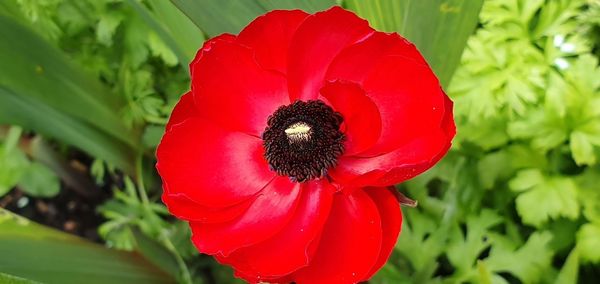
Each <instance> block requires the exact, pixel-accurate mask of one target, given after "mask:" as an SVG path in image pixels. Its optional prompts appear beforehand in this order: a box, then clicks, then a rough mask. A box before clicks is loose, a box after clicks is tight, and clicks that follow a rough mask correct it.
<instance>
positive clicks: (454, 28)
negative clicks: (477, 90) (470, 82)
mask: <svg viewBox="0 0 600 284" xmlns="http://www.w3.org/2000/svg"><path fill="white" fill-rule="evenodd" d="M344 3H345V4H346V6H347V7H348V9H350V10H353V11H356V12H357V14H358V15H359V16H361V17H364V18H365V19H367V20H368V21H369V23H370V24H371V25H372V26H373V27H374V28H376V29H378V30H382V31H386V32H398V33H399V34H400V35H402V36H404V37H406V38H407V39H408V40H410V41H412V42H413V43H414V44H415V45H416V46H417V47H418V48H419V50H420V51H421V53H422V54H423V56H425V58H426V59H427V62H429V65H431V68H433V70H434V72H435V73H436V74H437V76H438V78H439V79H440V82H441V84H442V86H444V87H448V85H449V83H450V79H451V78H452V75H453V74H454V71H455V70H456V68H457V67H458V64H459V63H460V58H461V55H462V52H463V49H464V48H465V45H466V43H467V39H468V38H469V36H470V35H471V33H473V31H474V30H475V26H476V25H477V22H478V15H479V11H480V10H481V6H482V4H483V1H482V0H471V1H463V0H430V1H423V0H403V1H397V0H372V1H363V0H347V1H345V2H344Z"/></svg>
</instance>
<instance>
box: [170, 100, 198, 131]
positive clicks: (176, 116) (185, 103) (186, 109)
mask: <svg viewBox="0 0 600 284" xmlns="http://www.w3.org/2000/svg"><path fill="white" fill-rule="evenodd" d="M197 115H198V111H197V110H196V107H195V106H194V97H193V96H192V93H191V92H187V93H185V95H183V96H181V98H180V99H179V102H177V104H176V105H175V108H174V109H173V112H172V113H171V117H169V122H167V125H166V126H165V129H166V131H169V130H171V127H173V125H176V124H179V123H182V122H183V121H184V120H186V119H188V118H190V117H192V116H197Z"/></svg>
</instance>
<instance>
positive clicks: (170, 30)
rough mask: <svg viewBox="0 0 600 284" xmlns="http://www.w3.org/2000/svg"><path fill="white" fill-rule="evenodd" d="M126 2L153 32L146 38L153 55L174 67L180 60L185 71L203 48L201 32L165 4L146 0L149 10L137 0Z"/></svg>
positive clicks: (171, 5)
mask: <svg viewBox="0 0 600 284" xmlns="http://www.w3.org/2000/svg"><path fill="white" fill-rule="evenodd" d="M127 3H129V4H130V5H131V6H132V7H133V8H134V10H135V11H136V12H137V13H138V14H139V15H140V16H141V18H142V19H143V20H144V21H145V22H146V24H148V26H149V27H150V28H152V30H153V31H154V33H150V36H151V37H150V38H149V45H150V48H151V50H152V51H153V53H154V55H159V56H161V57H162V58H163V60H164V61H165V62H166V63H167V64H169V65H175V64H176V63H177V61H179V63H180V64H181V66H183V67H186V68H187V65H188V64H189V62H191V61H192V58H194V54H195V53H196V51H197V50H198V48H200V46H202V42H203V41H204V35H203V33H202V31H201V30H200V29H198V27H196V26H195V25H194V23H192V22H191V21H190V20H189V19H188V18H186V17H185V15H183V14H182V13H181V11H179V10H178V9H177V8H176V7H175V6H174V5H173V4H171V3H169V2H168V1H161V0H152V1H149V2H148V4H149V5H150V7H151V10H150V9H148V8H146V7H145V6H144V5H142V4H140V3H139V2H138V1H137V0H128V1H127ZM157 37H158V38H160V40H158V38H157ZM165 45H166V46H165ZM167 47H168V49H167ZM173 56H176V57H177V58H173Z"/></svg>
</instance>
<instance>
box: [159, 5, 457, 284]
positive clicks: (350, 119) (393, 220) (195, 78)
mask: <svg viewBox="0 0 600 284" xmlns="http://www.w3.org/2000/svg"><path fill="white" fill-rule="evenodd" d="M190 69H191V74H192V90H191V91H190V92H189V93H187V94H185V95H184V96H183V97H182V98H181V100H180V102H179V103H178V104H177V106H176V107H175V110H174V111H173V113H172V115H171V118H170V120H169V122H168V124H167V127H166V133H165V135H164V137H163V139H162V141H161V143H160V145H159V147H158V150H157V156H158V163H157V169H158V171H159V173H160V175H161V177H162V179H163V189H164V194H163V201H164V202H165V204H166V205H167V206H168V208H169V210H170V211H171V213H172V214H173V215H175V216H177V217H179V218H181V219H184V220H187V221H189V223H190V226H191V228H192V231H193V237H192V240H193V242H194V244H195V245H196V247H197V248H198V250H199V251H200V252H202V253H206V254H210V255H213V256H214V257H215V258H216V259H217V260H218V261H219V262H221V263H223V264H227V265H230V266H231V267H233V269H234V270H235V272H236V275H237V276H238V277H241V278H243V279H245V280H247V281H249V282H260V281H266V282H290V281H295V282H297V283H356V282H359V281H364V280H367V279H369V278H370V277H371V276H372V275H373V274H374V273H375V272H376V271H377V270H378V269H379V268H381V266H382V265H383V264H384V263H385V262H386V260H387V258H388V257H389V255H390V253H391V251H392V248H393V247H394V245H395V243H396V239H397V237H398V234H399V232H400V226H401V223H402V215H401V211H400V207H399V203H398V200H397V198H396V195H395V191H394V188H393V187H392V186H393V185H394V184H397V183H400V182H402V181H405V180H407V179H410V178H412V177H414V176H416V175H418V174H419V173H421V172H423V171H425V170H427V169H428V168H430V167H431V166H432V165H434V164H435V163H436V162H437V161H438V160H439V159H440V158H441V157H442V156H443V155H444V154H445V153H446V152H447V150H448V149H449V147H450V143H451V140H452V138H453V136H454V133H455V128H454V121H453V118H452V102H451V101H450V100H449V99H448V97H447V96H446V95H445V94H444V92H443V91H442V89H441V87H440V85H439V83H438V80H437V78H436V77H435V75H434V74H433V72H432V71H431V69H430V68H429V66H428V65H427V63H426V62H425V60H424V59H423V57H422V56H421V54H420V53H419V52H418V51H417V49H416V48H415V46H414V45H413V44H411V43H410V42H408V41H407V40H405V39H404V38H402V37H401V36H399V35H397V34H395V33H393V34H387V33H381V32H377V31H375V30H373V29H372V28H371V27H369V25H368V23H367V22H366V21H365V20H362V19H360V18H358V17H357V16H356V15H354V14H353V13H351V12H348V11H346V10H343V9H342V8H339V7H334V8H331V9H329V10H327V11H324V12H319V13H316V14H313V15H310V14H307V13H305V12H302V11H298V10H293V11H272V12H269V13H267V14H266V15H263V16H261V17H258V18H257V19H256V20H254V21H253V22H252V23H250V24H249V25H248V26H247V27H246V28H245V29H244V30H243V31H242V32H240V34H239V35H238V36H234V35H230V34H223V35H221V36H218V37H215V38H213V39H211V40H209V41H207V42H206V43H205V44H204V46H203V47H202V48H201V49H200V50H199V51H198V54H197V56H196V58H195V59H194V61H193V62H192V63H191V65H190Z"/></svg>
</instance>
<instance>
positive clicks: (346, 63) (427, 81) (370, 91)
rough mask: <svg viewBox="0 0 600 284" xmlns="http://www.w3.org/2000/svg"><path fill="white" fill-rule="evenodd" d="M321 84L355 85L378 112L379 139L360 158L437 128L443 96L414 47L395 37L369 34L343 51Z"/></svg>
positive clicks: (389, 148)
mask: <svg viewBox="0 0 600 284" xmlns="http://www.w3.org/2000/svg"><path fill="white" fill-rule="evenodd" d="M326 79H327V80H336V79H342V80H349V81H354V82H358V83H361V84H362V86H363V89H364V90H365V91H366V93H367V96H369V97H370V98H371V99H372V100H373V102H374V103H375V105H376V106H377V107H378V109H379V113H380V115H381V120H382V130H381V137H380V138H379V141H378V142H377V143H376V144H375V146H374V147H373V148H371V149H369V150H367V152H366V153H362V154H360V155H361V156H364V157H369V156H375V155H380V154H383V153H387V152H390V151H392V150H394V149H396V148H398V147H399V146H401V145H403V144H405V143H407V142H408V141H410V140H412V139H414V138H415V137H418V136H422V135H423V134H424V133H427V132H429V131H432V130H433V129H435V128H437V127H438V126H439V125H440V122H441V120H442V116H443V113H444V108H443V105H444V101H443V92H442V90H441V87H440V85H439V82H438V80H437V78H436V77H435V75H434V74H433V71H431V69H430V68H429V66H427V64H426V63H425V61H424V59H423V58H422V57H421V56H420V55H419V53H418V51H417V50H416V48H415V47H414V45H412V44H410V43H408V42H407V41H406V40H405V39H403V38H401V37H400V36H398V35H396V34H383V33H375V34H373V35H372V36H370V37H369V38H367V39H366V40H364V41H362V42H360V43H357V44H355V45H353V46H351V47H348V48H347V49H345V50H344V51H343V52H342V53H341V54H340V55H339V56H338V57H336V59H335V60H334V61H333V63H332V64H331V66H330V68H329V70H328V72H327V77H326Z"/></svg>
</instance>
